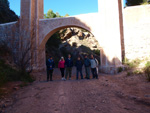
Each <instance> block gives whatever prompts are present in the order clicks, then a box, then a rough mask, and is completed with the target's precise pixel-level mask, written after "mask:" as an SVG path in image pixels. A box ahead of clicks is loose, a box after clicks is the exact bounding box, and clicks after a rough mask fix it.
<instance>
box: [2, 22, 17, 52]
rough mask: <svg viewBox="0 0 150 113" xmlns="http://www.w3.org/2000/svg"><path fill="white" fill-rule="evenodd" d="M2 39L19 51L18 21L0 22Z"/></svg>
mask: <svg viewBox="0 0 150 113" xmlns="http://www.w3.org/2000/svg"><path fill="white" fill-rule="evenodd" d="M0 41H5V42H6V43H7V44H9V46H10V47H11V48H12V47H13V51H14V52H17V51H18V47H19V26H18V23H17V22H11V23H7V24H0Z"/></svg>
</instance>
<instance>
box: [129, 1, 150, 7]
mask: <svg viewBox="0 0 150 113" xmlns="http://www.w3.org/2000/svg"><path fill="white" fill-rule="evenodd" d="M145 4H150V0H126V5H127V6H135V5H145Z"/></svg>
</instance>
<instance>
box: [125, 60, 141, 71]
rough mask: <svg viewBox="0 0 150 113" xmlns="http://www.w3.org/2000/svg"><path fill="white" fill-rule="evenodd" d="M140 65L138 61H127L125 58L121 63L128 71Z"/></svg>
mask: <svg viewBox="0 0 150 113" xmlns="http://www.w3.org/2000/svg"><path fill="white" fill-rule="evenodd" d="M140 63H141V60H140V59H135V60H132V61H129V60H128V59H127V58H125V60H124V61H123V64H124V65H126V66H127V67H128V69H133V68H136V67H138V66H139V65H140Z"/></svg>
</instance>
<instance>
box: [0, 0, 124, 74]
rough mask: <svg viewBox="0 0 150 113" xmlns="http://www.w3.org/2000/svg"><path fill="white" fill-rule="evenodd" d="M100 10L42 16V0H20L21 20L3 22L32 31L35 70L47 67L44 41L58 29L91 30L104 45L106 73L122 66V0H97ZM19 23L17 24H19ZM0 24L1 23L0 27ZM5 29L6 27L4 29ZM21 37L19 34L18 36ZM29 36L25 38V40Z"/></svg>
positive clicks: (115, 70) (17, 30) (20, 30)
mask: <svg viewBox="0 0 150 113" xmlns="http://www.w3.org/2000/svg"><path fill="white" fill-rule="evenodd" d="M98 7H99V11H98V13H91V14H82V15H77V16H71V17H64V18H54V19H43V17H44V16H43V15H44V14H43V0H21V14H20V21H19V23H18V22H13V23H9V24H3V25H1V26H3V28H4V31H5V29H6V28H8V26H9V28H10V29H11V28H12V27H13V26H15V29H16V30H15V31H14V33H15V32H18V35H20V34H21V33H22V32H24V31H25V30H27V31H28V32H26V35H25V36H24V37H26V36H27V35H30V36H31V35H32V34H34V35H32V40H31V39H30V38H31V37H30V38H29V40H30V41H31V43H32V44H33V45H34V47H35V48H34V50H33V51H32V54H33V55H34V57H33V59H32V61H31V62H32V65H33V66H34V70H41V69H45V67H46V66H45V44H46V42H47V40H48V39H49V37H50V36H51V35H53V34H54V33H55V32H56V31H58V30H60V29H62V28H67V27H80V28H84V29H86V30H88V31H90V32H91V33H92V34H93V35H94V36H95V37H96V39H97V40H98V42H99V43H100V46H101V59H100V60H101V66H100V71H101V72H103V73H111V74H114V73H117V68H118V67H120V66H122V59H123V58H124V37H123V17H122V0H109V1H108V0H98ZM17 23H18V24H19V26H16V24H17ZM1 26H0V27H1ZM5 33H6V31H5ZM18 37H19V36H18ZM25 40H26V38H24V41H25ZM18 46H19V45H18Z"/></svg>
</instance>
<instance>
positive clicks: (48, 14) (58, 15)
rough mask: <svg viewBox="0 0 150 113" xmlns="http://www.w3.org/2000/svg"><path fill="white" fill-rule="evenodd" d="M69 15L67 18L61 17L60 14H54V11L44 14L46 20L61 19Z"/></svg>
mask: <svg viewBox="0 0 150 113" xmlns="http://www.w3.org/2000/svg"><path fill="white" fill-rule="evenodd" d="M68 16H69V14H66V15H65V16H61V15H60V14H59V13H58V12H56V13H54V12H53V10H51V9H50V10H48V12H47V13H46V14H44V18H57V17H58V18H60V17H68Z"/></svg>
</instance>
